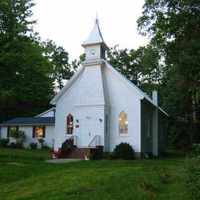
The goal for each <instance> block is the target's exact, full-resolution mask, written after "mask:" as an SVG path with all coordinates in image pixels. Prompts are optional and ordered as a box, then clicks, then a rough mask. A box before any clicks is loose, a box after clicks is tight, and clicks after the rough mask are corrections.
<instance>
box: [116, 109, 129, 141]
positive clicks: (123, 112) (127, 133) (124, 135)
mask: <svg viewBox="0 0 200 200" xmlns="http://www.w3.org/2000/svg"><path fill="white" fill-rule="evenodd" d="M122 114H125V115H126V121H127V122H128V114H127V113H126V112H125V111H121V112H120V113H119V115H118V132H119V135H120V136H122V137H127V136H129V132H128V124H127V125H126V126H127V132H126V133H124V132H123V133H122V132H120V116H121V115H122Z"/></svg>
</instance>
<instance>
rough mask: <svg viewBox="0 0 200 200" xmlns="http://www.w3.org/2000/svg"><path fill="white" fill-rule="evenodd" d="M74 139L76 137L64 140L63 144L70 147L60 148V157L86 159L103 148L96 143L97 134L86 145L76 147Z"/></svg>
mask: <svg viewBox="0 0 200 200" xmlns="http://www.w3.org/2000/svg"><path fill="white" fill-rule="evenodd" d="M76 140H77V138H74V137H71V138H69V139H67V140H66V141H65V145H67V146H69V147H70V148H68V150H66V151H62V150H61V155H60V157H61V158H77V159H82V160H87V159H89V158H90V156H91V155H94V154H95V153H96V152H97V153H98V152H99V151H102V150H103V148H102V146H99V145H97V144H99V136H95V137H94V138H93V139H92V140H91V142H90V143H89V145H88V146H87V147H77V146H76ZM61 149H62V148H61Z"/></svg>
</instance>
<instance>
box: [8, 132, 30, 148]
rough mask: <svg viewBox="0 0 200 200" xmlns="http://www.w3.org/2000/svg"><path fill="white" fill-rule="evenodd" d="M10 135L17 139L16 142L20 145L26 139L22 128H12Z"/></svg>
mask: <svg viewBox="0 0 200 200" xmlns="http://www.w3.org/2000/svg"><path fill="white" fill-rule="evenodd" d="M10 137H12V138H14V139H15V140H16V144H17V146H19V147H22V146H23V142H24V140H25V139H26V136H25V132H24V131H20V130H12V131H11V133H10Z"/></svg>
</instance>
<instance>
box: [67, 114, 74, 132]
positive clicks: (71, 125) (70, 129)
mask: <svg viewBox="0 0 200 200" xmlns="http://www.w3.org/2000/svg"><path fill="white" fill-rule="evenodd" d="M73 128H74V117H73V116H72V115H71V114H69V115H68V116H67V134H73Z"/></svg>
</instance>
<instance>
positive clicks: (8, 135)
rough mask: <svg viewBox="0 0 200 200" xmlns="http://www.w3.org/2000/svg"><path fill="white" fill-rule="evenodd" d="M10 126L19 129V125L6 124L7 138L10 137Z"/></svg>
mask: <svg viewBox="0 0 200 200" xmlns="http://www.w3.org/2000/svg"><path fill="white" fill-rule="evenodd" d="M10 128H16V130H17V131H19V126H8V127H7V138H10Z"/></svg>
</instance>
